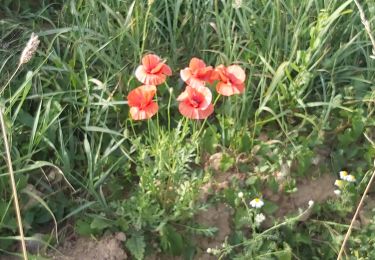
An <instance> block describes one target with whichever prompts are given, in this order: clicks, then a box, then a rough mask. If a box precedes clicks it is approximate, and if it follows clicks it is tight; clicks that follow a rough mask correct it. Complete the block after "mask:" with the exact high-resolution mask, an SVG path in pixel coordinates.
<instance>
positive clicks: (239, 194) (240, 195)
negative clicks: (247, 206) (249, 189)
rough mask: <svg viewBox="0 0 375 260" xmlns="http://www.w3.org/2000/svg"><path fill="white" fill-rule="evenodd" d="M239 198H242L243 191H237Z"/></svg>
mask: <svg viewBox="0 0 375 260" xmlns="http://www.w3.org/2000/svg"><path fill="white" fill-rule="evenodd" d="M237 196H238V197H239V198H240V199H242V198H243V192H242V191H240V192H239V193H238V195H237Z"/></svg>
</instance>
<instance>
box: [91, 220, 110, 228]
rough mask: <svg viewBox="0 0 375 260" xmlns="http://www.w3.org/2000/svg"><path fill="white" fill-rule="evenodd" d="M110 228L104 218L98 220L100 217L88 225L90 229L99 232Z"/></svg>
mask: <svg viewBox="0 0 375 260" xmlns="http://www.w3.org/2000/svg"><path fill="white" fill-rule="evenodd" d="M110 226H111V224H110V223H109V221H108V220H106V219H104V218H100V217H96V218H94V219H93V221H92V222H91V224H90V228H91V229H96V230H99V231H102V230H103V229H105V228H108V227H110Z"/></svg>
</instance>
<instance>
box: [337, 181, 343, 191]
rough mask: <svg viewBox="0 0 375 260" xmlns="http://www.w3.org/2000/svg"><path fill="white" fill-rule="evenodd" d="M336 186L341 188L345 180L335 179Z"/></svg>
mask: <svg viewBox="0 0 375 260" xmlns="http://www.w3.org/2000/svg"><path fill="white" fill-rule="evenodd" d="M335 186H337V187H339V188H340V189H341V188H342V187H344V182H343V181H342V180H335Z"/></svg>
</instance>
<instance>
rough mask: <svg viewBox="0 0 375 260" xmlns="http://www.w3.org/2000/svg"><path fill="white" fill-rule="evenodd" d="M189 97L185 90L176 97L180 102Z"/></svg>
mask: <svg viewBox="0 0 375 260" xmlns="http://www.w3.org/2000/svg"><path fill="white" fill-rule="evenodd" d="M188 98H189V93H188V92H187V91H184V92H182V93H181V94H180V95H179V96H178V97H177V101H179V102H182V101H185V100H187V99H188Z"/></svg>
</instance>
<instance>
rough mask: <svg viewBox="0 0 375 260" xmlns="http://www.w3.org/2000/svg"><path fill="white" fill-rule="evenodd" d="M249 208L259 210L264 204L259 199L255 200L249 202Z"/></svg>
mask: <svg viewBox="0 0 375 260" xmlns="http://www.w3.org/2000/svg"><path fill="white" fill-rule="evenodd" d="M250 206H252V207H253V208H257V209H259V208H261V207H263V206H264V202H263V200H261V199H260V198H255V199H253V200H252V201H250Z"/></svg>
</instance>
